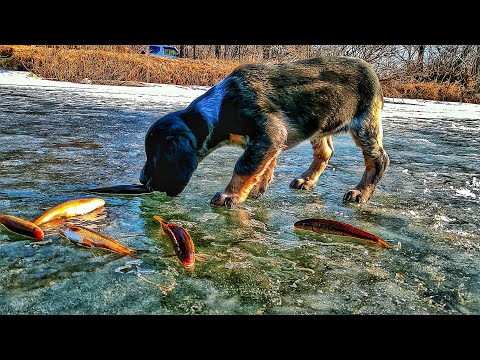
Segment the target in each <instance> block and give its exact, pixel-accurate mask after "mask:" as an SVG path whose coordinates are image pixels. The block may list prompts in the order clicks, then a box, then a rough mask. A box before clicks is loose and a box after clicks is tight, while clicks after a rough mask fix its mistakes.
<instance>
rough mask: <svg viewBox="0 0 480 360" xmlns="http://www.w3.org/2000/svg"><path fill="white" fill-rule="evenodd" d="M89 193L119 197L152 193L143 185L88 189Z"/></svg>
mask: <svg viewBox="0 0 480 360" xmlns="http://www.w3.org/2000/svg"><path fill="white" fill-rule="evenodd" d="M87 191H88V192H93V193H100V194H118V195H138V194H146V193H150V192H151V191H150V190H149V189H148V188H147V187H146V186H145V185H143V184H130V185H114V186H107V187H101V188H96V189H88V190H87Z"/></svg>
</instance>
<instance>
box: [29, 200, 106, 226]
mask: <svg viewBox="0 0 480 360" xmlns="http://www.w3.org/2000/svg"><path fill="white" fill-rule="evenodd" d="M103 205H105V200H103V199H100V198H88V199H76V200H70V201H65V202H64V203H61V204H59V205H57V206H55V207H54V208H51V209H50V210H48V211H47V212H45V213H44V214H43V215H42V216H40V217H39V218H38V219H37V220H35V221H34V223H35V225H40V224H43V223H46V222H49V221H50V220H53V219H57V218H62V217H71V216H76V215H83V214H86V213H89V212H91V211H93V210H95V209H98V208H99V207H102V206H103Z"/></svg>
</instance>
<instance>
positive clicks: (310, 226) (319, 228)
mask: <svg viewBox="0 0 480 360" xmlns="http://www.w3.org/2000/svg"><path fill="white" fill-rule="evenodd" d="M293 226H294V227H295V228H296V229H304V230H312V231H315V232H317V233H320V234H332V235H341V236H349V237H353V238H356V239H360V240H366V241H369V242H373V243H374V244H376V245H379V246H382V247H385V248H387V249H390V248H391V246H390V244H388V243H387V242H386V241H384V240H382V239H381V238H380V237H378V236H377V235H373V234H370V233H368V232H366V231H363V230H360V229H357V228H356V227H354V226H352V225H350V224H346V223H342V222H340V221H335V220H327V219H305V220H300V221H297V222H296V223H295V224H294V225H293Z"/></svg>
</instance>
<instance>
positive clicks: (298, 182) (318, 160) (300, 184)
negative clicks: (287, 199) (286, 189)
mask: <svg viewBox="0 0 480 360" xmlns="http://www.w3.org/2000/svg"><path fill="white" fill-rule="evenodd" d="M310 143H311V144H312V147H313V161H312V164H311V165H310V167H309V168H308V170H307V171H305V172H304V173H303V174H302V175H301V176H300V177H299V178H297V179H294V180H293V181H292V182H291V183H290V187H291V188H294V189H302V190H311V189H313V188H314V187H315V184H316V183H317V181H318V178H319V177H320V175H321V174H322V172H323V171H324V170H325V167H326V166H327V164H328V161H329V160H330V158H331V157H332V155H333V141H332V137H331V136H330V135H327V136H323V137H313V138H312V139H311V140H310Z"/></svg>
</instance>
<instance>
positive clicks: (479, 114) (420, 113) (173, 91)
mask: <svg viewBox="0 0 480 360" xmlns="http://www.w3.org/2000/svg"><path fill="white" fill-rule="evenodd" d="M140 85H141V86H117V85H95V84H79V83H71V82H65V81H52V80H44V79H41V78H38V77H35V76H34V75H33V74H32V73H29V72H27V71H13V70H0V86H15V87H23V86H26V87H44V88H56V89H61V88H65V89H69V91H80V92H83V91H88V92H89V93H90V94H92V96H102V97H108V98H125V99H129V98H136V97H142V98H144V99H145V98H147V99H146V100H148V101H155V102H160V101H161V102H163V103H165V102H172V103H173V102H190V101H192V100H193V99H195V98H196V97H198V96H200V95H202V94H203V93H204V92H205V91H207V90H208V89H209V87H208V86H179V85H169V84H151V83H140ZM384 110H385V113H384V116H389V117H396V116H398V117H402V118H405V117H408V118H410V117H412V118H416V119H421V120H422V121H426V122H428V121H430V122H435V119H438V118H442V119H445V118H448V119H474V120H478V119H480V105H475V104H465V103H456V102H446V101H431V100H414V99H397V98H385V108H384ZM426 112H428V116H426V115H425V113H426ZM452 126H456V127H458V125H452ZM468 130H472V129H471V128H469V129H468ZM475 130H479V129H475Z"/></svg>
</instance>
